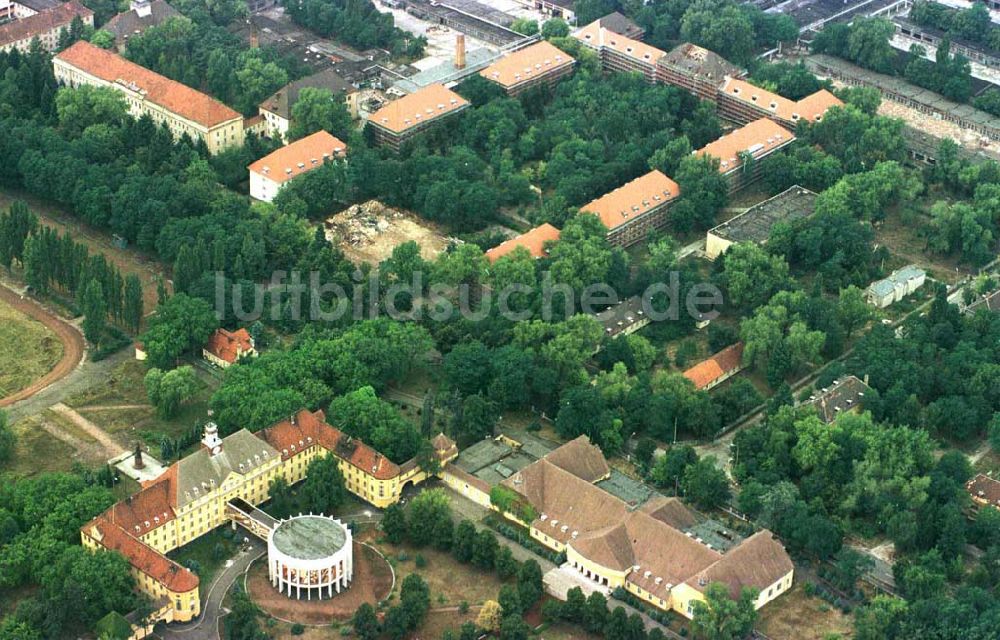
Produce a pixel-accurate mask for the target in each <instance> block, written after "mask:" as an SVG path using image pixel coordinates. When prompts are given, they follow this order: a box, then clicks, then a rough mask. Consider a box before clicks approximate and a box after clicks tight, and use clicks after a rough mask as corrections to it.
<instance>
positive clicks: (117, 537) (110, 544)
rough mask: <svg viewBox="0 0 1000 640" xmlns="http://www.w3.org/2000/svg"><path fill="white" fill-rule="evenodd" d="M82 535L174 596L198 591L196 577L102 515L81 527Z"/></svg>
mask: <svg viewBox="0 0 1000 640" xmlns="http://www.w3.org/2000/svg"><path fill="white" fill-rule="evenodd" d="M83 531H84V533H86V534H87V535H88V536H90V537H91V538H94V539H95V540H97V541H98V543H99V544H100V545H101V546H103V547H104V548H105V549H109V550H111V551H117V552H118V553H120V554H122V555H123V556H125V558H126V559H127V560H128V561H129V564H131V565H132V566H133V567H135V568H136V569H138V570H139V571H142V572H143V573H145V574H146V575H147V576H149V577H151V578H153V579H154V580H156V581H157V582H159V583H161V584H163V585H165V586H166V587H167V588H168V589H170V590H171V591H173V592H175V593H184V592H187V591H191V590H192V589H197V588H198V576H196V575H195V574H193V573H191V571H190V570H189V569H185V568H184V567H182V566H180V565H179V564H177V563H176V562H174V561H173V560H171V559H169V558H167V557H166V556H165V555H163V554H161V553H160V552H159V551H157V550H156V549H153V548H152V547H150V546H149V545H147V544H146V543H144V542H142V541H141V540H139V539H138V538H137V537H135V536H133V535H131V534H130V533H128V532H127V531H125V529H122V528H121V527H119V526H118V525H115V524H112V523H111V522H109V521H108V520H106V519H105V517H104V516H103V515H100V516H97V518H95V519H94V520H92V521H91V522H90V523H89V524H86V525H84V526H83Z"/></svg>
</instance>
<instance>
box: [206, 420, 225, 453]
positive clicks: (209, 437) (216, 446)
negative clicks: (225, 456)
mask: <svg viewBox="0 0 1000 640" xmlns="http://www.w3.org/2000/svg"><path fill="white" fill-rule="evenodd" d="M201 444H203V445H204V446H205V448H206V449H208V453H209V455H212V456H215V455H218V454H220V453H222V439H221V438H220V437H219V427H218V425H216V424H215V423H214V422H209V423H208V424H206V425H205V436H204V437H203V438H202V439H201Z"/></svg>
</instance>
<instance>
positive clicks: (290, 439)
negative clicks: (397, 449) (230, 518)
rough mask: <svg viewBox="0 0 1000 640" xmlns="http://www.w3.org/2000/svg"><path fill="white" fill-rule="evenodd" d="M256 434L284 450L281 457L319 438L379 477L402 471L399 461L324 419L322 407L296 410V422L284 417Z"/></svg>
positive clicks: (285, 457) (325, 445) (325, 444)
mask: <svg viewBox="0 0 1000 640" xmlns="http://www.w3.org/2000/svg"><path fill="white" fill-rule="evenodd" d="M257 435H258V436H259V437H261V438H263V439H264V440H265V441H267V443H268V444H270V445H271V446H272V447H274V448H275V449H277V450H278V451H281V458H282V460H287V459H288V458H290V457H292V456H293V455H295V454H296V453H297V451H301V449H302V448H303V446H306V447H307V446H308V443H309V442H318V443H319V444H320V445H322V446H323V447H324V448H325V449H327V450H329V451H332V452H333V453H334V454H336V455H337V457H339V458H342V459H344V460H346V461H347V462H350V463H351V464H352V465H354V466H355V467H357V468H358V469H360V470H361V471H363V472H364V473H366V474H368V475H370V476H372V477H374V478H376V479H377V480H389V479H391V478H395V477H396V476H398V475H399V472H400V470H399V465H397V464H396V463H394V462H393V461H392V460H390V459H388V458H386V457H385V456H384V455H382V454H381V453H379V452H378V451H376V450H375V449H373V448H372V447H370V446H368V445H367V444H365V443H364V442H362V441H361V440H359V439H357V438H352V437H351V436H349V435H347V434H346V433H344V432H343V431H341V430H340V429H337V428H335V427H332V426H330V425H328V424H327V423H326V422H324V415H323V414H322V412H319V411H317V412H316V413H311V412H309V411H306V410H305V409H303V410H302V411H299V412H298V413H297V414H295V416H294V423H293V422H292V420H282V421H281V422H279V423H277V424H276V425H274V426H272V427H269V428H268V429H265V430H264V431H260V432H258V433H257ZM310 438H311V440H310Z"/></svg>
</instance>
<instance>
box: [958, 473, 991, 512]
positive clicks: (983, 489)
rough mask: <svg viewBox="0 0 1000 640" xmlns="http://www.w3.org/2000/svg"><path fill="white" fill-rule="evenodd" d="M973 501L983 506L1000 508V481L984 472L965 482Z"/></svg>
mask: <svg viewBox="0 0 1000 640" xmlns="http://www.w3.org/2000/svg"><path fill="white" fill-rule="evenodd" d="M965 490H966V491H968V492H969V496H971V497H972V501H973V502H975V503H976V504H977V505H979V506H981V507H985V506H987V505H988V506H992V507H996V508H997V509H1000V481H998V480H996V479H995V478H991V477H989V476H987V475H984V474H982V473H980V474H977V475H976V477H975V478H973V479H972V480H969V481H968V482H967V483H965Z"/></svg>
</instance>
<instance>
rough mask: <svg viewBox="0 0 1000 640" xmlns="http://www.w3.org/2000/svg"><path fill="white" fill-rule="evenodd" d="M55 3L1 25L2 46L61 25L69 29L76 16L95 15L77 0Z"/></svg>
mask: <svg viewBox="0 0 1000 640" xmlns="http://www.w3.org/2000/svg"><path fill="white" fill-rule="evenodd" d="M55 4H56V6H54V7H50V8H41V9H39V10H38V11H39V12H38V13H36V14H34V15H30V16H28V17H27V18H22V19H20V20H14V21H12V22H8V23H7V24H3V25H0V46H2V45H7V44H10V43H12V42H20V41H21V40H27V39H30V38H34V37H35V36H40V35H42V34H45V33H48V32H49V31H52V30H53V29H56V28H59V27H65V28H67V29H68V28H69V25H70V23H71V22H73V18H75V17H76V16H80V17H81V18H85V17H88V16H93V15H94V12H93V11H91V10H90V9H88V8H87V7H85V6H83V5H82V4H80V3H79V2H77V0H69V1H68V2H65V3H63V2H57V3H55ZM26 6H27V5H26Z"/></svg>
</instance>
